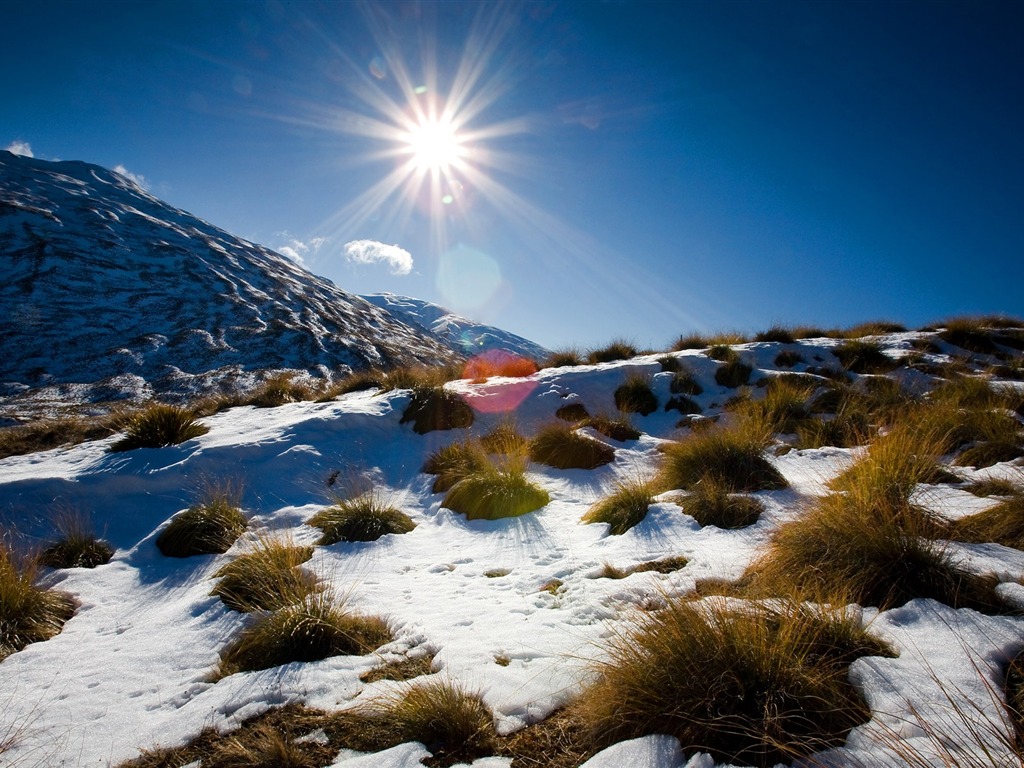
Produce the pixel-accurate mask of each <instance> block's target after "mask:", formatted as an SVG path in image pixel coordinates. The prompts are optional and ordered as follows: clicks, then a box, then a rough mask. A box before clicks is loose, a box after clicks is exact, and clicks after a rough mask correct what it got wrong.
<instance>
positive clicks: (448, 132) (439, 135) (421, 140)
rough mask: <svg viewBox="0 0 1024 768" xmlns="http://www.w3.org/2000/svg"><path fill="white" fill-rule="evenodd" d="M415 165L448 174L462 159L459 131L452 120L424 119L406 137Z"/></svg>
mask: <svg viewBox="0 0 1024 768" xmlns="http://www.w3.org/2000/svg"><path fill="white" fill-rule="evenodd" d="M406 142H407V143H408V151H409V152H410V153H411V154H412V160H413V163H415V165H416V167H417V168H418V169H420V170H423V171H430V172H432V173H438V172H442V173H443V172H446V171H447V170H448V169H449V168H450V167H451V166H453V165H456V164H457V163H458V161H459V160H460V159H461V158H462V154H463V147H462V143H461V141H460V139H459V134H458V131H457V130H456V128H455V126H454V125H453V124H452V122H451V121H450V120H446V119H444V118H440V119H437V118H423V119H421V120H420V122H419V123H418V124H417V125H415V126H414V127H413V128H412V129H411V130H410V131H409V135H408V136H407V137H406Z"/></svg>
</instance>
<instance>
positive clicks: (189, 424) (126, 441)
mask: <svg viewBox="0 0 1024 768" xmlns="http://www.w3.org/2000/svg"><path fill="white" fill-rule="evenodd" d="M124 431H125V435H124V437H122V438H121V439H120V440H118V441H117V442H115V443H114V444H113V445H111V446H110V450H112V451H131V450H134V449H135V448H163V447H166V446H168V445H178V444H179V443H183V442H185V441H186V440H191V439H192V438H194V437H199V436H200V435H205V434H206V433H207V432H209V431H210V430H209V428H208V427H206V426H205V425H203V424H201V423H200V422H198V421H196V419H195V417H194V416H193V415H192V413H191V411H188V410H186V409H184V408H178V407H177V406H174V405H161V404H158V405H151V406H149V407H148V408H146V409H145V410H143V411H140V412H139V413H136V414H133V415H131V416H129V417H128V418H127V420H126V422H125V430H124Z"/></svg>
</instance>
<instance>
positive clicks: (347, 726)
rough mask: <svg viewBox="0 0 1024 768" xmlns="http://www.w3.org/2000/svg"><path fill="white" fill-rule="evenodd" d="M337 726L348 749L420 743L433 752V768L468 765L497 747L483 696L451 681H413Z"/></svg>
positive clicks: (351, 713) (347, 714) (342, 719)
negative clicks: (482, 699)
mask: <svg viewBox="0 0 1024 768" xmlns="http://www.w3.org/2000/svg"><path fill="white" fill-rule="evenodd" d="M336 722H337V724H338V726H339V730H340V741H341V743H342V744H344V745H345V746H346V747H348V748H350V749H357V750H359V751H361V752H379V751H381V750H384V749H388V748H390V747H393V746H396V745H398V744H404V743H406V742H410V741H418V742H420V743H421V744H423V745H424V746H425V747H426V748H427V749H428V750H429V751H430V752H431V753H432V754H433V757H432V758H431V759H429V760H428V762H427V764H428V765H430V766H450V765H454V764H456V763H470V762H472V761H473V760H475V759H476V758H478V757H483V756H486V755H492V754H494V752H495V751H496V749H497V738H496V734H495V731H494V717H493V715H492V714H491V712H490V711H489V710H488V709H487V707H486V706H485V705H484V703H483V702H482V701H481V699H480V697H479V695H477V694H475V693H472V692H470V691H467V690H466V689H464V688H463V687H461V686H460V685H458V684H457V683H454V682H450V681H447V680H440V679H432V680H428V681H425V682H420V683H413V684H412V685H410V686H408V687H407V688H405V689H404V690H401V691H398V692H396V693H394V694H392V695H390V696H386V697H384V698H383V699H381V700H378V701H376V702H372V703H370V704H367V705H364V706H363V707H360V708H359V709H356V710H350V711H348V712H345V713H342V714H341V715H340V716H339V718H338V720H337V721H336Z"/></svg>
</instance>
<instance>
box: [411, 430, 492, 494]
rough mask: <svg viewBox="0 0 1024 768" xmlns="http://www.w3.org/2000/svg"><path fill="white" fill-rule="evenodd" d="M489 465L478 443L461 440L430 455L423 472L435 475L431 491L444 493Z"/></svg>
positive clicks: (485, 454) (484, 451)
mask: <svg viewBox="0 0 1024 768" xmlns="http://www.w3.org/2000/svg"><path fill="white" fill-rule="evenodd" d="M489 464H490V462H489V460H488V458H487V451H486V450H485V449H484V447H483V445H481V443H480V442H479V441H476V440H463V441H460V442H455V443H450V444H449V445H446V446H442V447H441V448H438V449H437V450H436V451H434V452H433V453H432V454H430V455H429V456H428V457H427V460H426V463H424V465H423V471H424V472H426V473H427V474H428V475H436V477H435V478H434V484H433V485H432V486H431V491H432V492H433V493H444V492H445V491H447V490H449V489H450V488H451V487H452V486H453V485H455V484H456V483H457V482H459V480H462V479H463V478H464V477H467V476H468V475H471V474H474V473H477V472H481V471H483V470H485V469H486V468H487V467H488V466H489Z"/></svg>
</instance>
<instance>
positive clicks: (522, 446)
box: [480, 420, 529, 456]
mask: <svg viewBox="0 0 1024 768" xmlns="http://www.w3.org/2000/svg"><path fill="white" fill-rule="evenodd" d="M528 442H529V441H528V440H527V439H526V438H525V437H523V436H522V434H521V433H520V432H519V428H518V427H516V425H515V423H514V422H513V421H511V420H506V421H502V422H501V423H500V424H498V425H497V426H495V427H494V429H492V430H491V431H490V432H488V433H487V434H486V435H483V436H481V438H480V445H481V447H482V448H483V449H484V450H485V451H487V453H499V454H501V455H503V456H524V455H525V454H526V452H527V443H528Z"/></svg>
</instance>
